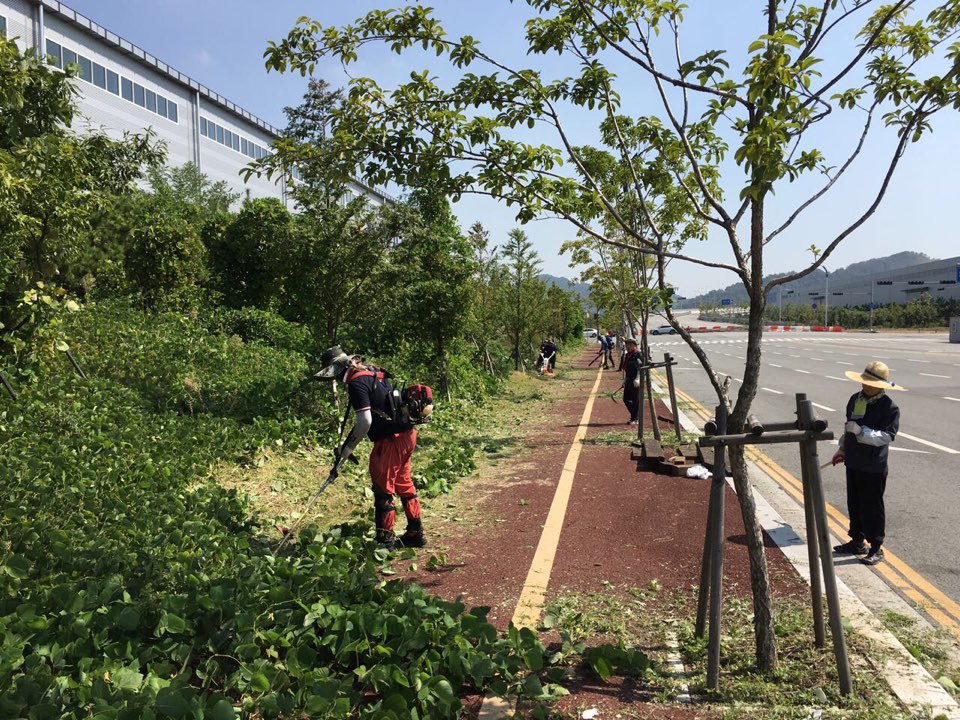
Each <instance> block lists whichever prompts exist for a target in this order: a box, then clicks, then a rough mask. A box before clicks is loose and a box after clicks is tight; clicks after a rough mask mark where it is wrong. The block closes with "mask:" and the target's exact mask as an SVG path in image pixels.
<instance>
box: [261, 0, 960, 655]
mask: <svg viewBox="0 0 960 720" xmlns="http://www.w3.org/2000/svg"><path fill="white" fill-rule="evenodd" d="M527 5H528V6H529V7H530V8H531V9H532V13H533V17H532V18H531V19H530V21H529V22H528V23H527V40H528V44H529V51H530V52H532V53H536V54H544V55H555V56H557V57H559V58H561V60H562V59H566V60H567V62H568V67H569V68H570V75H569V76H567V77H558V78H550V77H544V76H543V75H542V74H541V73H540V72H538V71H537V70H535V69H531V68H524V67H514V66H511V65H510V64H509V63H508V62H506V61H505V60H503V59H501V58H495V57H493V56H491V55H489V54H487V53H486V52H484V50H483V49H482V47H481V45H480V43H479V42H478V40H477V39H475V38H473V37H471V36H464V37H459V38H457V37H451V36H449V35H447V34H446V32H445V31H444V29H443V26H442V24H441V23H440V22H439V21H438V20H437V18H435V17H434V14H433V11H432V10H430V9H428V8H425V7H422V6H419V5H407V6H404V7H403V8H401V9H398V10H392V11H382V10H377V11H374V12H371V13H369V14H368V15H366V16H364V17H362V18H360V19H359V20H357V21H356V22H354V23H352V24H350V25H348V26H345V27H343V28H324V27H323V26H322V25H321V24H320V23H318V22H315V21H311V20H306V19H305V20H303V21H302V22H301V23H300V24H298V25H297V26H296V27H295V28H294V29H293V30H292V31H291V32H290V34H289V35H288V36H287V37H286V38H285V39H284V40H282V41H281V42H279V43H276V44H274V45H271V47H270V48H269V49H268V51H267V64H268V67H270V68H273V69H277V70H281V71H282V70H285V69H287V68H292V69H297V70H301V71H308V70H309V69H311V68H312V67H313V66H314V65H315V64H316V63H317V62H318V61H320V60H321V59H322V58H324V57H328V56H329V57H334V58H336V59H339V60H341V61H342V62H344V63H351V62H353V61H355V60H356V59H357V58H358V57H360V54H361V52H362V51H363V50H364V46H366V45H368V44H371V43H384V44H385V45H386V46H387V47H388V48H390V49H392V50H393V51H395V52H397V53H403V52H406V51H408V50H410V49H413V48H423V49H426V50H430V51H432V52H433V53H435V54H436V56H438V57H440V58H442V59H444V60H446V61H447V62H448V67H449V68H450V69H451V70H452V71H454V72H456V71H458V70H459V69H463V70H464V71H463V72H461V73H460V74H459V75H458V76H457V77H455V78H452V79H450V80H449V81H448V80H447V79H444V81H442V82H441V81H440V80H439V79H437V78H435V77H434V75H433V74H431V73H430V72H428V71H424V72H422V73H416V72H415V73H412V74H411V76H410V80H409V81H408V82H405V83H403V84H402V85H400V86H399V87H397V88H394V89H386V88H382V87H380V86H379V85H378V84H377V83H376V82H375V81H374V80H372V79H370V78H357V79H355V80H354V81H353V83H352V87H351V90H350V98H351V99H352V100H353V102H351V103H348V104H347V105H346V106H344V107H343V108H341V109H340V110H339V111H338V114H337V123H336V129H335V131H334V133H333V137H334V138H335V139H336V140H337V141H338V142H341V143H342V144H343V147H344V151H343V152H344V153H345V154H352V155H353V156H354V157H357V156H360V155H361V154H362V157H363V158H364V162H362V163H360V164H359V165H358V167H359V169H360V170H361V171H362V172H363V177H365V178H366V179H367V180H368V181H371V182H380V181H383V180H386V179H387V178H391V179H393V180H395V181H396V182H399V183H402V184H406V185H409V186H416V185H417V184H419V183H420V182H422V181H423V180H424V179H429V180H430V182H432V183H434V184H436V183H442V187H444V189H446V190H447V191H448V192H450V193H451V194H452V195H454V196H459V195H461V194H463V193H467V192H479V193H486V194H490V195H493V196H495V197H499V198H502V199H504V200H505V201H507V202H508V203H511V204H513V205H514V206H516V207H517V208H518V210H517V216H518V218H519V219H520V220H521V221H526V220H529V219H532V218H534V217H537V216H539V215H542V214H545V213H550V214H554V215H559V216H561V217H564V218H566V219H567V220H569V221H570V222H572V223H573V224H574V225H575V226H576V227H577V228H578V229H579V230H580V231H582V232H584V233H586V234H588V235H590V236H593V237H594V238H596V239H597V240H599V241H601V242H604V243H607V244H625V245H627V246H628V247H631V248H635V249H637V250H638V251H642V252H645V253H652V254H653V255H654V256H655V257H656V259H657V264H656V278H657V282H658V285H659V286H660V287H661V289H666V288H667V282H666V278H665V274H666V260H667V259H669V258H674V259H676V260H681V261H686V262H692V263H696V264H698V265H702V266H705V267H713V268H722V269H726V270H728V271H730V272H731V273H733V274H734V275H735V276H736V277H737V278H738V279H739V281H740V282H742V283H743V285H744V288H745V289H746V291H747V294H748V296H749V299H750V316H749V339H748V342H747V352H746V361H745V367H744V372H743V383H742V384H741V386H740V389H739V392H738V395H737V398H736V402H735V404H734V407H733V410H732V413H731V424H732V427H738V426H742V424H743V422H744V420H745V418H746V416H747V414H748V412H749V410H750V406H751V403H752V402H753V399H754V397H755V395H756V392H757V389H758V379H759V370H760V350H761V348H760V341H761V336H762V330H763V324H762V319H763V313H764V309H765V305H766V298H767V294H768V293H769V292H770V290H771V289H772V288H774V287H777V286H778V285H782V284H784V283H787V282H790V281H792V280H795V279H797V278H799V277H802V276H803V275H806V274H809V273H810V272H813V271H814V270H815V269H816V268H817V267H820V266H821V265H822V263H823V262H824V261H825V260H826V259H827V258H829V257H830V255H831V253H832V252H833V251H834V250H835V249H836V247H837V246H838V245H839V243H841V242H842V241H843V240H844V239H845V238H847V237H849V236H850V235H851V234H852V233H854V232H855V231H856V230H857V228H859V227H860V226H861V225H862V224H863V223H864V222H865V221H866V220H867V219H868V218H869V217H870V216H871V215H872V214H873V213H874V212H875V211H876V209H877V207H878V206H879V204H880V203H881V201H882V200H883V198H884V196H885V195H886V193H887V190H888V188H889V186H890V181H891V178H892V177H893V175H894V173H895V172H896V170H897V168H898V166H899V164H900V161H901V159H902V158H903V156H904V154H905V152H906V151H907V150H908V149H909V147H910V145H911V144H912V143H915V142H916V141H918V140H920V139H921V138H923V137H925V136H926V135H927V134H928V132H929V130H930V128H931V123H932V120H933V118H934V117H935V116H936V115H937V114H938V113H940V112H942V111H943V110H944V109H950V108H952V107H954V106H955V105H956V104H958V103H960V91H958V84H957V76H958V72H960V64H958V63H957V57H958V50H957V45H956V44H955V42H954V39H955V37H956V34H957V28H958V25H960V11H958V9H957V6H956V3H955V2H954V1H953V0H950V1H945V2H942V3H940V4H936V5H934V6H933V9H932V10H930V11H929V13H928V14H927V15H925V16H920V17H917V16H916V13H917V9H916V7H915V5H916V4H915V3H914V2H912V1H911V0H892V1H891V2H889V3H886V4H881V3H879V2H878V1H876V0H863V1H861V2H855V3H852V4H850V5H849V6H847V5H844V4H839V3H837V2H836V1H835V0H823V2H819V3H816V4H802V3H793V2H787V1H786V0H767V2H765V3H763V5H762V7H756V8H751V9H750V10H749V11H748V10H734V9H731V10H730V11H729V12H730V14H731V18H730V22H731V23H736V24H738V25H741V26H746V24H747V21H749V19H752V18H756V19H758V20H761V21H762V22H763V32H762V34H760V35H759V37H757V39H756V40H755V41H753V42H751V43H750V44H749V45H748V46H747V48H746V55H747V60H746V64H745V66H744V67H743V68H742V69H740V70H739V71H731V69H730V63H729V61H728V60H727V59H726V57H725V55H726V51H725V50H724V49H708V50H706V51H704V52H700V53H699V54H697V55H695V56H694V57H691V58H684V57H683V55H682V52H681V49H680V48H681V42H680V37H681V28H682V23H683V19H684V12H685V11H686V6H684V5H682V4H680V3H676V2H674V1H673V0H643V1H642V2H628V1H627V0H527ZM744 13H749V15H748V17H747V18H744V17H743V14H744ZM828 47H829V49H830V58H829V62H828V63H822V62H821V61H823V60H824V59H825V57H824V56H825V53H826V49H827V48H828ZM623 65H626V66H627V67H628V72H626V73H624V72H622V71H621V72H620V73H619V75H617V74H615V72H614V71H613V69H612V68H615V67H617V68H619V67H622V66H623ZM478 66H479V67H481V68H482V69H481V70H480V71H473V68H474V67H478ZM822 68H825V69H827V70H829V72H826V70H824V71H823V72H822V71H821V69H822ZM621 77H622V78H625V80H623V81H621V79H620V78H621ZM643 83H645V84H646V88H647V89H649V91H650V92H652V94H653V96H654V98H655V101H656V102H657V104H658V105H659V111H658V113H657V117H651V118H641V119H640V120H639V121H637V119H635V118H630V117H629V116H627V115H626V111H625V108H624V98H629V97H633V96H636V94H637V92H638V90H639V89H640V88H641V85H642V84H643ZM621 84H625V90H621V89H620V86H621ZM571 105H572V106H574V110H575V111H576V112H575V113H574V114H576V115H578V117H582V116H583V115H584V114H585V113H586V112H589V111H591V110H592V111H593V112H594V113H595V116H596V120H597V122H596V126H597V127H600V126H601V125H604V126H606V127H607V128H608V137H609V138H612V139H613V141H614V142H613V143H612V145H610V147H609V148H608V150H609V151H610V152H611V153H612V154H614V155H616V156H617V158H618V161H619V162H620V163H622V165H623V167H625V168H627V169H628V171H629V174H630V180H631V182H630V184H631V187H632V190H633V192H634V194H635V195H636V197H637V199H638V203H639V209H640V212H641V216H642V218H643V220H644V221H645V222H644V224H643V226H642V227H641V226H637V224H636V223H635V222H634V221H633V218H631V217H628V216H624V214H623V213H622V212H620V210H619V209H618V207H617V202H616V200H617V198H616V197H615V196H613V197H612V196H611V195H610V194H609V192H608V190H607V189H606V188H605V187H604V186H603V184H602V183H601V182H598V180H597V179H596V178H594V177H593V175H592V174H591V172H590V164H589V162H588V161H589V157H588V156H585V154H584V153H583V152H582V151H581V148H580V147H578V146H577V145H576V144H575V140H574V139H573V138H572V137H571V133H572V130H571V129H570V128H568V126H567V123H566V117H567V111H568V110H569V109H570V106H571ZM878 116H882V117H883V120H884V123H885V124H886V125H887V126H888V127H891V128H893V129H894V130H895V133H892V134H890V133H888V134H884V135H881V136H878V137H877V138H876V140H877V141H878V142H879V143H884V144H886V146H887V148H888V153H889V154H888V156H887V159H886V161H885V164H884V166H883V167H882V168H881V170H880V172H879V173H878V174H877V181H876V185H875V187H873V188H872V189H870V190H869V191H867V190H866V189H864V190H863V193H862V195H861V196H862V197H864V198H865V200H864V202H863V206H862V207H859V208H851V212H850V215H849V217H847V218H844V219H843V220H840V219H839V218H838V219H837V220H836V225H835V228H836V229H835V231H834V232H831V233H830V236H829V237H828V239H827V241H826V243H825V247H824V248H823V251H822V253H820V255H819V257H818V258H817V259H816V260H815V261H814V262H813V263H811V264H810V265H809V266H808V267H807V268H805V269H803V270H802V271H800V272H797V273H793V274H789V275H785V276H781V277H779V278H776V279H774V280H772V281H769V282H767V283H764V281H763V269H764V262H763V261H764V251H765V249H766V248H767V247H768V246H769V245H770V243H771V242H773V241H774V240H775V239H777V238H779V237H789V235H790V232H789V231H790V230H791V228H792V227H793V224H794V223H795V221H796V220H797V218H798V217H800V216H802V215H803V214H804V213H805V212H807V211H808V210H809V209H810V208H811V207H813V206H815V205H816V203H817V201H818V200H819V199H820V198H822V197H823V196H824V195H827V194H828V193H830V192H831V190H832V189H833V188H835V187H836V183H837V182H838V180H839V179H840V178H842V177H843V176H844V175H845V174H846V173H847V172H848V170H849V168H850V167H852V166H853V165H854V164H855V163H856V161H857V160H858V158H859V157H860V155H861V151H862V149H863V147H864V144H865V142H866V139H867V137H868V136H870V135H872V130H873V128H874V124H875V123H874V119H875V118H876V117H878ZM851 121H853V122H858V123H860V125H859V127H860V130H859V132H858V135H857V137H856V138H855V139H854V141H853V146H852V148H851V149H850V151H849V153H848V154H846V155H844V156H841V157H839V158H835V159H828V158H826V157H825V155H824V153H823V152H822V151H821V150H820V149H819V148H818V147H817V145H816V142H817V139H818V138H821V139H822V138H823V137H824V136H825V135H827V134H829V133H830V132H831V128H834V131H836V128H837V125H836V123H839V127H840V128H841V129H842V128H846V127H848V124H849V123H850V122H851ZM631 122H638V124H640V125H642V126H645V127H646V128H647V130H648V132H647V137H646V139H645V144H646V145H647V146H648V147H649V149H648V150H647V151H646V152H642V153H640V154H639V155H638V154H637V153H635V152H633V150H632V148H631V143H630V141H629V133H628V132H626V131H627V130H629V129H630V123H631ZM538 127H539V128H543V129H544V131H550V132H553V133H554V134H555V138H556V140H555V142H556V144H555V145H551V144H547V143H540V142H537V140H538V139H539V136H531V135H530V134H529V130H528V128H534V129H535V128H538ZM840 134H842V133H840ZM658 158H664V159H667V160H669V163H668V164H667V166H666V170H667V172H668V176H669V177H670V178H671V182H672V183H673V184H674V185H675V187H676V188H677V189H678V190H679V191H680V192H682V193H683V195H684V196H685V197H686V200H687V202H688V203H689V204H690V206H692V208H693V210H694V212H695V213H696V215H697V216H698V217H699V219H700V221H701V222H704V223H708V224H709V225H710V227H712V228H714V229H715V231H716V233H717V234H718V235H719V237H721V238H722V239H723V241H724V242H725V243H726V245H727V247H728V250H729V259H728V260H727V261H715V260H708V259H706V258H704V257H702V256H698V255H697V254H696V253H695V252H691V251H688V249H687V248H686V247H682V248H677V247H675V246H674V247H671V246H670V244H669V243H668V240H669V237H670V236H669V234H664V232H663V230H662V229H661V227H660V225H659V223H658V222H657V219H656V214H655V213H654V212H652V211H651V208H650V205H649V202H648V200H649V199H650V198H653V197H656V196H657V195H658V194H659V193H661V192H662V189H661V188H650V187H648V186H647V185H646V184H645V183H644V180H643V175H644V173H643V172H642V171H643V170H644V169H648V168H650V167H651V163H655V162H656V161H657V159H658ZM566 159H569V160H570V162H571V165H572V167H573V172H565V171H564V170H563V168H562V167H561V165H562V163H563V162H564V160H566ZM729 160H732V161H733V162H732V163H730V162H729ZM804 174H811V175H819V176H820V178H819V179H820V183H819V187H818V188H817V189H816V190H814V192H813V193H812V194H811V195H810V196H809V197H808V198H806V199H804V200H802V201H800V202H798V203H797V204H796V206H795V207H793V208H787V209H786V211H785V212H782V211H783V208H778V210H780V211H781V213H778V215H779V214H782V217H784V218H786V219H785V220H784V221H783V222H782V223H781V224H780V225H779V226H777V227H775V228H773V229H770V227H769V217H768V216H769V214H770V202H771V198H772V196H773V192H774V190H775V189H777V188H780V187H782V186H783V185H784V184H786V183H788V182H791V181H793V180H795V179H797V178H798V177H800V176H801V175H804ZM721 189H723V190H725V191H726V194H727V196H729V198H732V199H727V197H725V196H724V194H723V193H721V192H720V190H721ZM605 216H610V217H612V218H613V219H614V220H615V221H616V223H617V224H618V226H619V227H620V229H621V231H622V232H623V233H624V234H625V236H626V237H627V238H628V240H627V241H626V242H625V243H623V241H621V240H618V239H616V238H614V237H610V233H608V232H606V231H605V229H604V228H603V226H602V223H598V222H597V220H598V218H602V217H605ZM665 311H666V312H667V313H668V317H669V316H670V308H669V306H667V307H665ZM681 334H683V335H684V338H685V339H686V340H687V341H688V342H689V343H691V344H692V346H693V348H694V351H695V352H697V351H698V348H697V347H696V345H695V343H693V340H692V338H690V337H689V336H688V335H687V334H686V333H685V332H682V333H681ZM697 354H698V357H699V358H700V360H701V362H702V363H703V364H704V366H705V368H706V369H707V370H708V373H709V375H710V378H711V380H712V382H713V384H714V388H715V389H716V391H717V394H718V398H719V400H720V401H721V402H727V398H726V397H725V393H724V389H723V384H722V383H721V382H720V379H719V378H718V377H717V376H716V374H715V373H714V372H713V371H712V370H711V369H710V366H709V363H708V362H707V360H706V356H705V355H704V354H703V353H702V352H697ZM731 460H732V466H733V468H732V469H733V472H734V478H735V482H736V487H737V492H738V497H739V500H740V504H741V510H742V514H743V517H744V522H745V524H746V528H747V541H748V546H749V552H750V560H751V581H752V585H753V592H754V611H755V612H754V618H755V629H756V638H757V659H758V664H759V666H760V668H761V669H773V668H774V667H775V666H776V658H777V656H776V644H775V638H774V632H773V618H772V613H771V608H770V593H769V580H768V577H767V570H766V562H765V558H764V556H763V547H762V542H761V534H760V527H759V525H758V523H757V521H756V516H755V508H754V504H753V499H752V494H751V488H750V484H749V480H748V477H747V473H746V464H745V461H744V455H743V452H742V451H741V450H738V449H735V450H734V451H733V452H732V453H731Z"/></svg>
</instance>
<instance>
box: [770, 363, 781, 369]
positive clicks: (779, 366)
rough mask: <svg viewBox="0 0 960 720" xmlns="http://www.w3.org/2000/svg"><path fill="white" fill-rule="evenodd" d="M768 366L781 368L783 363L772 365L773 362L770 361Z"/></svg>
mask: <svg viewBox="0 0 960 720" xmlns="http://www.w3.org/2000/svg"><path fill="white" fill-rule="evenodd" d="M770 367H775V368H782V367H783V365H774V364H773V363H770Z"/></svg>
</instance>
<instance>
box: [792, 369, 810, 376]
mask: <svg viewBox="0 0 960 720" xmlns="http://www.w3.org/2000/svg"><path fill="white" fill-rule="evenodd" d="M794 370H795V371H796V372H798V373H803V374H804V375H809V374H810V371H809V370H801V369H800V368H794Z"/></svg>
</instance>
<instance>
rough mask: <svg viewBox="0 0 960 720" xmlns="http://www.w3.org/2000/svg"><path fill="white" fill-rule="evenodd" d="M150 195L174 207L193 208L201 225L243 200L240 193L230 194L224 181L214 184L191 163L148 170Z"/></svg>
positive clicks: (228, 210) (226, 211)
mask: <svg viewBox="0 0 960 720" xmlns="http://www.w3.org/2000/svg"><path fill="white" fill-rule="evenodd" d="M147 181H148V182H149V184H150V191H151V193H152V194H153V195H154V196H156V197H157V198H159V199H161V200H163V201H165V202H169V203H171V204H174V205H181V204H185V205H191V206H193V207H195V208H196V209H197V210H198V212H199V218H200V221H201V222H204V223H205V222H206V221H207V220H209V219H210V218H213V217H214V216H216V215H219V214H222V213H228V212H230V208H231V206H232V205H233V204H234V203H235V202H236V201H237V200H239V199H240V193H234V192H231V191H230V186H229V185H227V182H226V181H225V180H217V181H216V182H212V181H211V180H210V178H208V177H207V176H206V175H204V174H203V173H202V172H200V168H198V167H197V166H196V165H194V164H193V163H192V162H188V163H184V164H183V165H181V166H179V167H168V166H166V165H161V166H157V167H151V168H149V169H148V170H147Z"/></svg>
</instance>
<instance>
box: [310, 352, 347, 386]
mask: <svg viewBox="0 0 960 720" xmlns="http://www.w3.org/2000/svg"><path fill="white" fill-rule="evenodd" d="M320 364H321V365H323V369H322V370H320V372H318V373H314V376H313V379H314V380H334V379H336V377H337V376H338V375H340V374H341V373H342V372H343V371H344V370H346V369H347V366H348V365H349V364H350V356H349V355H347V354H346V353H345V352H344V351H343V350H341V349H340V346H339V345H334V346H333V347H332V348H327V349H326V350H324V351H323V354H322V355H320Z"/></svg>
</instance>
